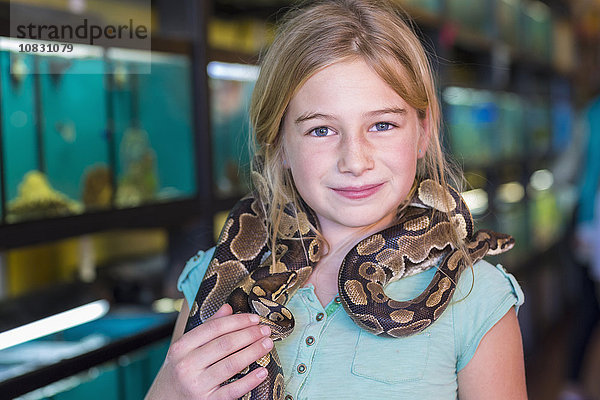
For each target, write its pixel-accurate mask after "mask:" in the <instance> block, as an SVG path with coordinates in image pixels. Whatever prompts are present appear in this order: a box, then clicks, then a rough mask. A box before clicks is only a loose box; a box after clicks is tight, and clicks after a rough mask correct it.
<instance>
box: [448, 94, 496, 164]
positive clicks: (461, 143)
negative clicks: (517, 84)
mask: <svg viewBox="0 0 600 400" xmlns="http://www.w3.org/2000/svg"><path fill="white" fill-rule="evenodd" d="M442 98H443V101H444V108H445V110H444V112H445V117H446V120H447V128H448V134H449V139H450V140H449V144H450V146H451V149H452V153H453V155H454V157H455V158H456V159H458V160H459V161H460V162H464V163H465V165H468V166H477V165H485V164H488V163H490V162H493V161H494V160H496V159H497V158H498V157H499V156H500V154H501V153H500V152H499V151H498V144H499V140H500V139H499V137H498V136H499V135H498V124H499V115H500V110H499V107H498V105H497V100H496V96H495V95H494V93H492V92H489V91H485V90H476V89H470V88H462V87H453V86H451V87H447V88H445V89H444V91H443V93H442Z"/></svg>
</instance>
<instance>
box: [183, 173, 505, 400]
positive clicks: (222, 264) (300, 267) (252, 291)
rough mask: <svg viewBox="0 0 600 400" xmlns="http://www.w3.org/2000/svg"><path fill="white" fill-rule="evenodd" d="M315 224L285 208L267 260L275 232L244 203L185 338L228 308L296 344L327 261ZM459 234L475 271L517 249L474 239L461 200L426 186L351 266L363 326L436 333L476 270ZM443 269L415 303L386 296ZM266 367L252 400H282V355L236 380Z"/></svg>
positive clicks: (256, 206) (345, 268)
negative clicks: (297, 327) (297, 325)
mask: <svg viewBox="0 0 600 400" xmlns="http://www.w3.org/2000/svg"><path fill="white" fill-rule="evenodd" d="M448 215H450V217H448ZM311 224H312V226H317V220H316V217H315V216H314V215H313V214H312V212H311V211H310V210H307V212H302V211H298V212H297V215H296V213H295V212H294V210H292V209H291V208H290V207H286V208H285V209H284V213H283V217H282V221H281V224H280V226H279V238H278V241H277V243H276V249H275V260H276V262H275V263H273V262H272V257H266V255H267V254H268V251H269V246H268V242H269V240H268V230H267V225H266V221H265V217H264V210H263V207H262V206H261V204H260V201H259V200H258V197H253V196H252V195H249V196H247V197H245V198H244V199H242V200H240V202H238V203H237V204H236V206H235V207H234V208H233V210H232V211H231V213H230V215H229V217H228V219H227V220H226V223H225V226H224V228H223V231H222V232H221V236H220V238H219V241H218V243H217V246H216V248H215V253H214V256H213V259H212V260H211V262H210V264H209V266H208V270H207V272H206V275H205V277H204V279H203V281H202V283H201V285H200V288H199V290H198V293H197V295H196V299H195V301H194V302H193V304H192V308H191V310H190V315H189V318H188V321H187V324H186V328H185V331H186V332H187V331H189V330H190V329H192V328H194V327H196V326H198V325H200V324H202V322H203V321H206V320H207V319H208V318H210V316H212V315H213V314H214V313H215V312H216V311H217V310H218V309H219V308H220V307H221V306H222V305H223V304H224V303H225V302H228V303H229V304H230V305H231V306H232V308H233V312H234V313H246V312H250V313H256V314H258V315H260V316H261V323H263V324H266V325H268V326H270V327H271V331H272V335H271V337H272V338H273V339H275V340H277V339H282V338H285V337H286V336H288V335H289V334H290V333H291V331H292V330H293V328H294V318H293V316H292V314H291V312H290V311H289V310H288V309H287V308H286V307H285V304H286V303H287V301H288V300H289V299H290V298H291V296H293V295H294V293H295V292H296V291H297V289H299V288H300V287H302V286H303V285H304V283H305V282H306V280H307V279H308V277H309V276H310V274H311V272H312V270H313V267H314V266H315V265H316V264H317V262H318V257H319V246H320V240H319V239H317V236H316V234H315V232H314V230H312V229H311ZM453 230H454V232H458V235H459V240H462V241H464V242H465V244H466V249H467V253H468V255H469V257H470V258H471V260H472V262H473V263H475V262H476V261H478V260H480V259H481V258H482V257H484V256H485V255H486V254H499V253H502V252H505V251H508V250H509V249H511V248H512V247H513V245H514V240H513V238H512V237H511V236H509V235H505V234H500V233H496V232H493V231H489V230H483V229H482V230H479V231H477V232H476V233H473V219H472V217H471V213H470V212H469V209H468V207H467V205H466V204H465V202H464V201H463V199H462V198H461V196H460V195H459V194H458V192H456V191H455V190H454V189H452V188H450V187H449V188H448V189H447V190H444V189H443V188H442V187H441V186H440V185H439V184H437V183H436V182H434V181H432V180H424V181H422V182H421V183H420V184H419V185H418V187H417V190H415V192H414V195H413V196H412V198H411V200H410V203H409V205H408V206H407V207H406V208H405V209H404V210H403V212H402V213H401V215H400V216H399V219H398V221H397V223H396V225H394V226H392V227H389V228H387V229H385V230H383V231H381V232H379V233H376V234H374V235H372V236H369V237H367V238H365V239H363V240H362V241H360V242H359V243H358V244H357V245H356V246H354V248H352V250H351V251H350V252H349V253H348V254H347V255H346V257H345V258H344V261H343V263H342V265H341V268H340V272H339V276H338V290H339V295H340V298H341V300H342V304H343V306H344V308H345V310H346V312H347V313H348V315H349V316H350V317H351V318H352V319H353V320H354V322H355V323H356V324H357V325H359V326H360V327H362V328H364V329H366V330H368V331H370V332H372V333H374V334H375V335H384V336H391V337H401V336H407V335H411V334H414V333H417V332H420V331H422V330H423V329H425V328H427V327H428V326H429V325H431V324H432V323H433V322H434V321H435V320H436V319H437V318H438V317H439V316H440V315H441V314H442V313H443V312H444V310H445V309H446V307H447V306H448V304H449V302H450V300H451V298H452V295H453V293H454V290H455V288H456V282H457V281H458V278H459V276H460V273H461V272H462V270H463V269H464V268H465V266H466V265H467V264H466V263H465V262H464V254H463V252H461V251H460V250H458V249H456V248H454V247H453V245H452V241H451V239H450V238H452V231H453ZM263 259H264V261H263ZM261 261H263V262H261ZM438 264H439V266H438V268H437V271H436V273H435V275H434V277H433V279H432V281H431V283H430V284H429V285H428V287H427V288H426V289H425V291H423V293H421V294H420V295H419V296H417V297H416V298H414V299H412V300H409V301H396V300H393V299H390V298H389V297H387V296H386V295H385V293H384V288H385V286H386V285H387V284H388V283H390V282H392V281H394V280H398V279H401V278H403V277H406V276H409V275H413V274H416V273H418V272H421V271H424V270H426V269H428V268H431V267H435V266H436V265H438ZM259 366H263V367H266V368H267V370H268V371H269V374H268V377H267V378H266V379H265V381H263V382H262V383H261V384H260V385H259V386H258V387H257V388H255V389H254V390H253V391H252V392H250V393H248V394H247V395H246V396H244V399H275V400H279V399H282V398H283V395H284V378H283V372H282V367H281V364H280V362H279V358H278V356H277V352H276V351H275V348H273V349H272V350H271V352H270V353H269V354H267V355H266V356H264V357H262V358H261V359H259V360H258V361H256V362H255V363H252V364H251V365H249V366H248V367H247V368H246V369H245V370H244V371H241V372H240V374H238V375H236V376H235V377H233V378H232V380H234V379H237V378H239V377H241V376H243V374H246V373H248V372H249V371H252V370H254V369H256V368H259Z"/></svg>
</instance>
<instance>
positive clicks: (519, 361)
mask: <svg viewBox="0 0 600 400" xmlns="http://www.w3.org/2000/svg"><path fill="white" fill-rule="evenodd" d="M458 394H459V398H460V400H472V399H477V400H482V399H484V400H494V399H499V400H505V399H511V400H521V399H527V387H526V385H525V366H524V361H523V343H522V340H521V330H520V328H519V322H518V320H517V314H516V312H515V310H514V308H511V309H510V310H509V311H508V312H507V313H506V314H505V315H504V316H503V317H502V318H501V319H500V321H498V322H497V323H496V325H494V326H493V327H492V329H490V330H489V331H488V332H487V333H486V334H485V335H484V336H483V338H482V339H481V342H480V343H479V346H478V347H477V350H476V351H475V354H474V355H473V358H472V359H471V360H470V361H469V363H468V364H467V365H466V366H465V367H464V368H463V369H461V370H460V371H459V372H458Z"/></svg>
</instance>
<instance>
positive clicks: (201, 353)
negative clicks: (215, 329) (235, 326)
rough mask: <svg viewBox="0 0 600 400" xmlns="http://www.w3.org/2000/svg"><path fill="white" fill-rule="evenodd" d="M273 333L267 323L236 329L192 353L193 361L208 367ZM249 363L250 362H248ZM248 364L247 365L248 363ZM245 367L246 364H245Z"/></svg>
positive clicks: (201, 366)
mask: <svg viewBox="0 0 600 400" xmlns="http://www.w3.org/2000/svg"><path fill="white" fill-rule="evenodd" d="M270 335H271V329H270V328H269V327H268V326H265V325H259V326H251V327H248V328H245V329H242V330H239V331H234V332H231V333H228V334H225V335H222V336H219V337H218V338H216V339H214V340H212V341H210V342H208V343H206V344H205V345H204V346H202V347H200V348H199V349H197V350H194V351H193V352H192V353H190V356H192V357H194V360H193V361H192V362H194V363H195V365H198V367H200V368H206V367H208V366H210V365H212V364H214V363H216V362H217V361H219V360H222V359H224V358H225V357H227V356H229V355H231V354H234V353H235V352H237V351H239V350H241V349H243V348H245V347H246V346H249V345H251V344H253V343H255V342H257V341H260V340H261V339H263V338H265V337H269V336H270ZM248 364H249V363H248ZM248 364H246V365H248ZM244 367H245V366H244Z"/></svg>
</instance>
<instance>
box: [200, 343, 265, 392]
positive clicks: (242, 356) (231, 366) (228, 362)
mask: <svg viewBox="0 0 600 400" xmlns="http://www.w3.org/2000/svg"><path fill="white" fill-rule="evenodd" d="M272 348H273V340H271V339H270V338H268V337H266V338H263V339H262V340H259V341H257V342H255V343H253V344H251V345H250V346H248V347H246V348H244V349H242V350H240V351H238V352H237V353H235V354H232V355H230V356H229V357H226V358H224V359H222V360H220V361H218V362H216V363H214V364H213V365H211V366H210V367H208V368H207V369H206V370H205V375H204V376H203V379H206V381H207V382H225V381H226V380H227V379H229V378H231V377H232V376H234V375H235V374H237V373H238V372H240V371H241V370H243V369H244V368H246V367H247V366H248V365H250V363H252V362H254V361H256V360H258V359H259V358H261V357H262V356H264V355H265V354H267V353H268V352H269V351H271V349H272Z"/></svg>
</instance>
